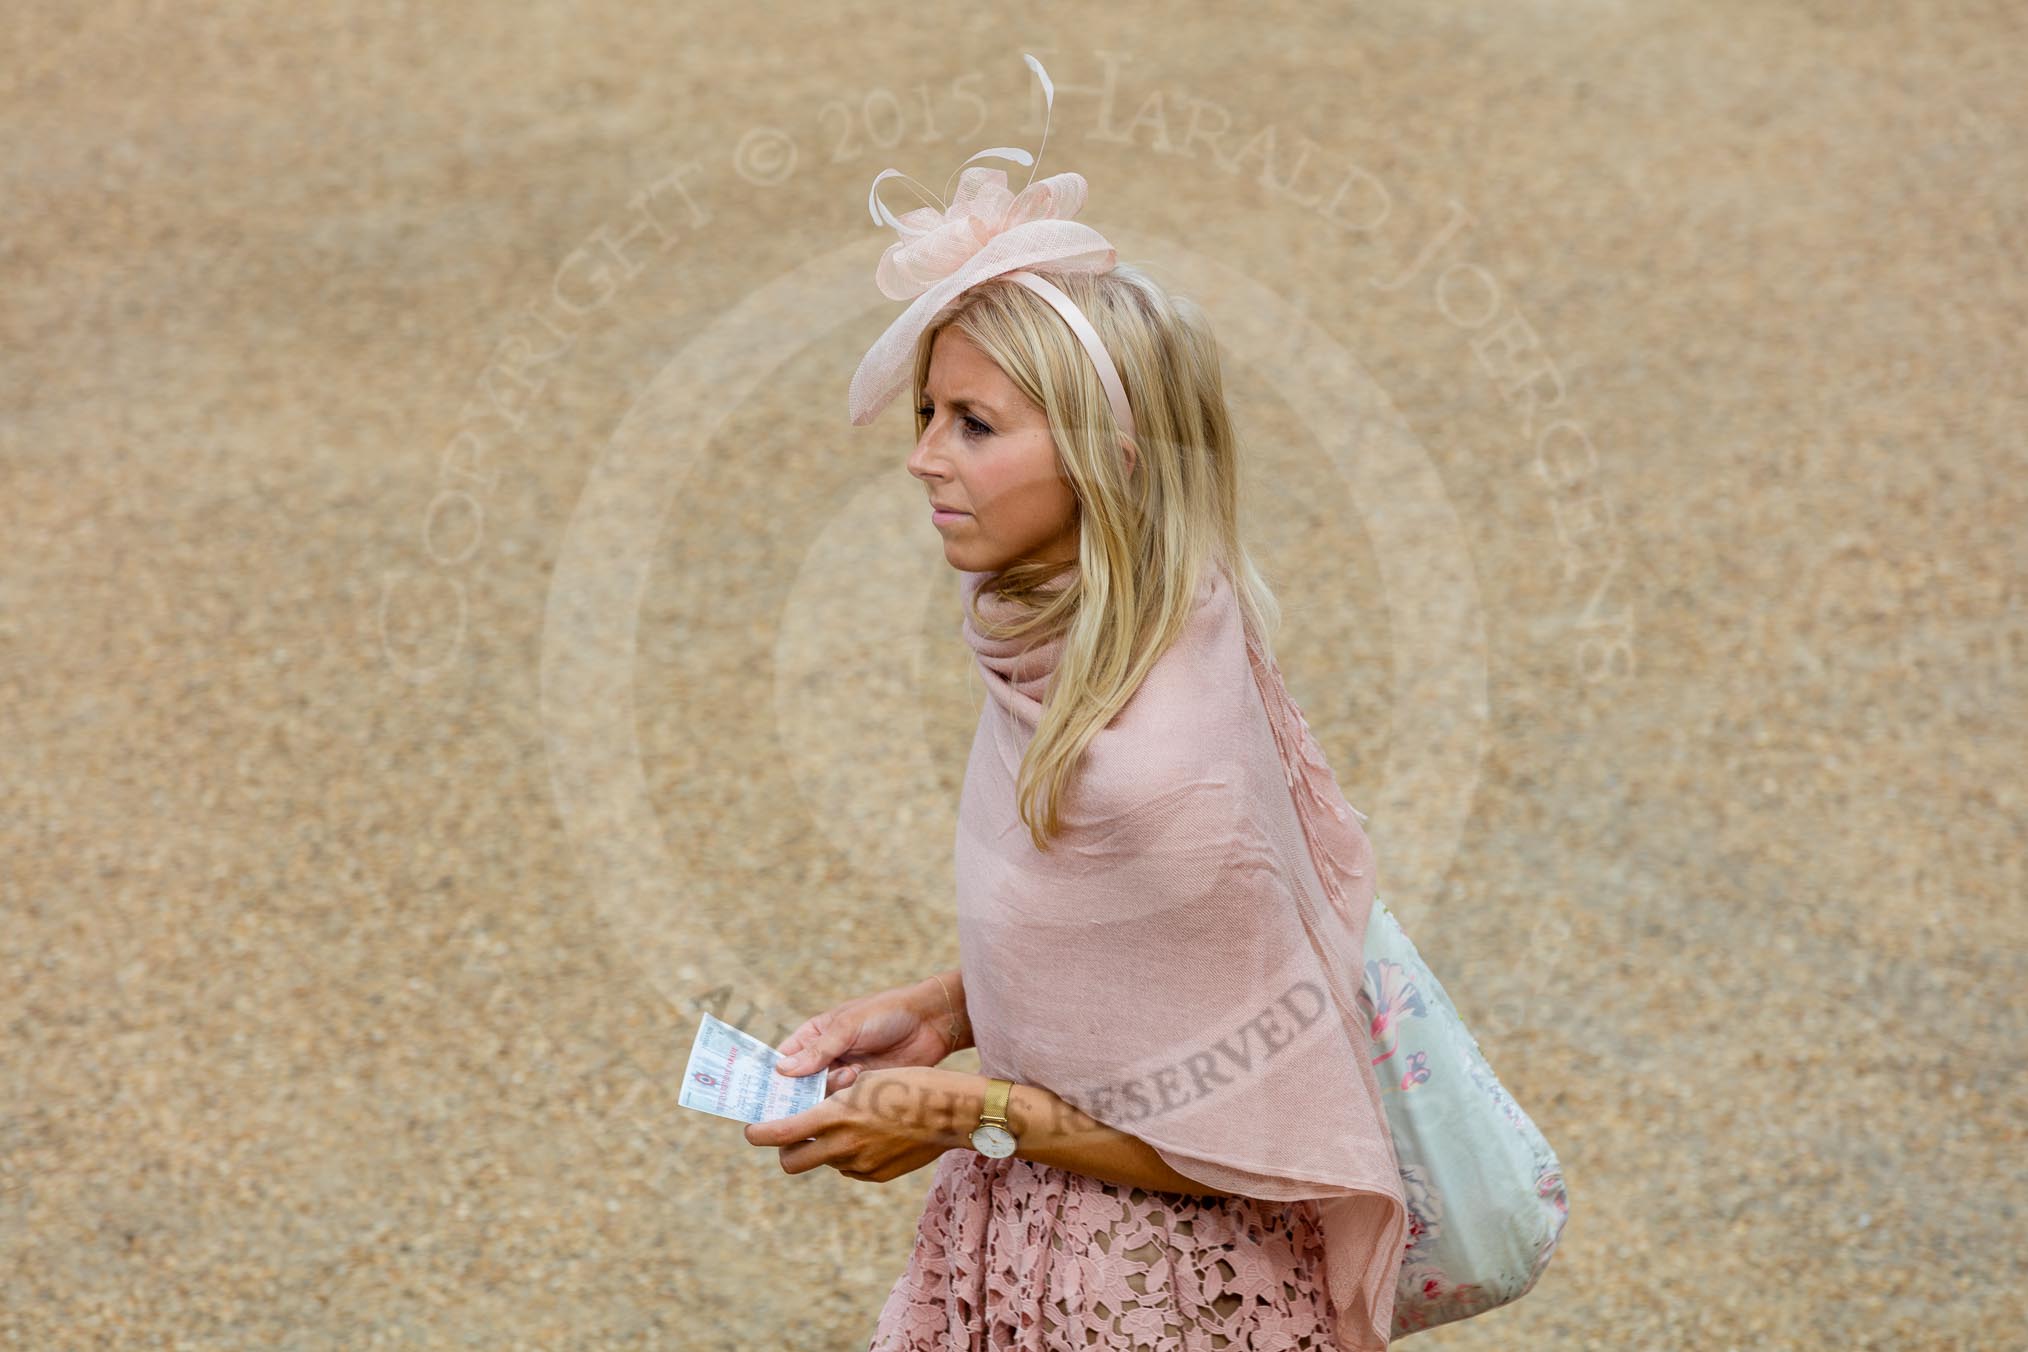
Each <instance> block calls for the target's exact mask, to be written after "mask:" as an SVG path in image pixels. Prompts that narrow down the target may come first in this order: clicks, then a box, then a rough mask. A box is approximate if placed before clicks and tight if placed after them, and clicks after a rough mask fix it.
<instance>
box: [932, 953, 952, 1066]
mask: <svg viewBox="0 0 2028 1352" xmlns="http://www.w3.org/2000/svg"><path fill="white" fill-rule="evenodd" d="M930 975H931V976H932V977H934V978H935V979H936V983H937V989H938V990H940V991H942V992H943V993H944V1004H945V1005H947V1006H949V1007H950V1011H951V1045H950V1050H949V1051H946V1052H945V1053H944V1055H945V1056H949V1055H950V1054H951V1052H954V1051H956V1050H957V1049H958V1006H957V1003H956V1002H955V1001H953V1000H952V999H951V988H950V987H949V986H946V985H945V984H944V978H943V973H941V972H932V973H930Z"/></svg>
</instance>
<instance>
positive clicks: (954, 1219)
mask: <svg viewBox="0 0 2028 1352" xmlns="http://www.w3.org/2000/svg"><path fill="white" fill-rule="evenodd" d="M1323 1274H1324V1237H1323V1231H1322V1229H1321V1226H1320V1224H1319V1221H1318V1217H1317V1210H1316V1204H1315V1203H1314V1202H1312V1201H1308V1200H1304V1201H1296V1202H1269V1201H1264V1200H1261V1199H1259V1198H1253V1197H1214V1196H1198V1195H1193V1194H1188V1193H1173V1192H1150V1191H1147V1190H1145V1189H1142V1188H1124V1187H1121V1186H1118V1185H1116V1184H1112V1183H1107V1182H1103V1181H1101V1180H1099V1179H1095V1178H1092V1177H1090V1176H1089V1175H1085V1174H1077V1173H1072V1172H1070V1171H1068V1170H1064V1169H1058V1168H1054V1167H1052V1166H1050V1165H1046V1164H1038V1163H1035V1162H1033V1161H1031V1160H1023V1159H1018V1158H1008V1159H1002V1160H995V1159H988V1158H987V1157H986V1156H984V1155H981V1154H978V1153H977V1152H975V1151H971V1150H951V1151H947V1152H945V1154H944V1156H943V1158H942V1159H941V1160H940V1161H938V1164H937V1169H936V1174H935V1176H934V1178H933V1179H932V1181H931V1184H930V1191H929V1197H928V1200H927V1202H926V1203H925V1205H924V1207H923V1212H922V1218H921V1220H920V1221H919V1222H918V1224H917V1227H916V1238H915V1250H914V1252H913V1253H912V1254H911V1255H910V1258H909V1263H908V1267H907V1268H906V1269H905V1270H904V1271H903V1272H902V1274H901V1276H900V1277H899V1278H897V1279H896V1281H895V1283H894V1287H893V1289H892V1290H891V1291H890V1292H889V1293H888V1297H887V1302H886V1304H885V1305H884V1306H883V1307H882V1309H881V1311H880V1317H879V1320H878V1322H877V1324H876V1325H875V1329H874V1333H873V1338H872V1340H871V1341H870V1342H869V1343H868V1344H867V1352H954V1350H957V1349H962V1350H963V1352H1089V1350H1090V1349H1106V1350H1107V1352H1111V1350H1112V1349H1116V1348H1119V1349H1125V1348H1137V1349H1139V1348H1145V1349H1151V1350H1153V1352H1221V1350H1222V1349H1231V1352H1242V1350H1245V1352H1257V1350H1259V1352H1265V1350H1267V1349H1273V1352H1334V1349H1335V1348H1336V1347H1337V1344H1336V1342H1335V1341H1334V1340H1333V1337H1332V1334H1331V1328H1332V1324H1333V1313H1334V1312H1333V1310H1332V1306H1331V1300H1330V1295H1329V1293H1328V1292H1327V1290H1326V1289H1325V1285H1324V1276H1323Z"/></svg>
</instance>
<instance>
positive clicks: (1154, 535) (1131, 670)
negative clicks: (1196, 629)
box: [914, 263, 1281, 851]
mask: <svg viewBox="0 0 2028 1352" xmlns="http://www.w3.org/2000/svg"><path fill="white" fill-rule="evenodd" d="M1050 280H1051V281H1053V282H1055V283H1056V284H1057V285H1058V286H1060V287H1061V288H1063V290H1064V291H1065V292H1066V293H1068V294H1069V296H1070V298H1071V299H1072V300H1073V301H1075V302H1076V303H1077V306H1078V308H1079V309H1081V310H1083V311H1084V313H1085V317H1086V318H1087V319H1088V320H1089V321H1090V322H1091V324H1092V326H1093V327H1094V328H1095V329H1097V330H1098V334H1099V337H1100V339H1101V340H1102V341H1103V342H1104V344H1105V347H1106V351H1107V352H1108V353H1110V354H1111V356H1112V359H1113V363H1114V365H1115V366H1116V367H1117V368H1118V370H1119V373H1120V381H1121V383H1122V384H1124V385H1125V386H1126V392H1127V401H1128V405H1129V407H1130V409H1131V410H1132V412H1133V415H1134V422H1135V425H1136V427H1135V430H1136V432H1137V435H1136V437H1135V440H1134V444H1135V447H1136V451H1137V455H1138V459H1137V461H1136V463H1135V465H1134V467H1133V469H1132V472H1131V474H1130V473H1129V470H1128V467H1127V462H1126V459H1125V456H1124V454H1123V452H1122V451H1121V449H1120V447H1119V443H1118V439H1117V435H1118V423H1117V422H1116V421H1115V420H1114V417H1113V413H1112V406H1111V404H1110V403H1109V402H1108V401H1107V399H1106V394H1105V389H1104V387H1103V386H1102V385H1101V384H1100V383H1099V378H1098V373H1097V372H1096V371H1095V370H1094V369H1093V368H1092V364H1091V358H1090V357H1089V356H1088V355H1087V354H1086V352H1085V350H1084V348H1083V346H1082V345H1080V344H1079V343H1078V341H1077V339H1076V337H1075V336H1074V335H1073V334H1072V333H1071V332H1070V329H1069V328H1068V327H1067V326H1066V325H1065V324H1064V322H1063V319H1062V317H1061V316H1060V315H1058V314H1057V313H1056V311H1055V310H1054V309H1052V308H1050V306H1049V305H1048V303H1047V302H1046V301H1044V300H1042V298H1041V297H1039V296H1036V295H1035V294H1034V293H1033V292H1031V291H1029V290H1028V289H1027V288H1025V287H1023V286H1021V285H1019V284H1017V283H1014V282H1010V281H1007V280H1006V279H1005V278H992V279H989V280H987V281H985V282H982V283H980V284H979V285H978V286H975V287H973V288H971V289H969V290H968V291H966V292H965V293H964V294H963V295H962V296H961V297H960V298H959V301H958V303H957V306H956V308H955V309H954V310H953V312H952V313H951V314H950V315H949V316H947V317H945V318H942V319H940V320H939V321H938V322H937V323H936V324H935V325H933V326H932V327H931V328H930V329H929V330H927V331H926V332H925V333H924V334H923V335H922V338H921V340H920V342H919V344H918V346H917V348H916V353H915V375H914V379H915V386H914V395H915V404H914V407H916V408H917V409H921V408H922V407H923V385H924V384H925V382H926V381H927V380H928V378H929V365H930V355H931V350H932V346H933V344H934V343H935V340H936V335H937V333H938V332H940V331H941V330H943V329H945V328H951V329H955V330H957V331H958V332H960V333H962V334H964V335H965V336H966V337H967V338H969V339H970V340H971V341H972V342H973V343H975V344H977V345H978V347H979V349H980V350H981V351H983V352H984V353H985V354H986V355H987V356H988V357H990V358H992V360H993V361H994V362H995V363H996V364H997V365H998V366H999V367H1000V369H1001V370H1002V371H1004V372H1005V373H1006V375H1007V378H1008V379H1009V380H1011V381H1012V382H1013V383H1014V384H1015V385H1016V386H1017V387H1018V388H1019V389H1020V390H1021V392H1022V393H1023V394H1024V395H1026V396H1027V397H1028V398H1029V399H1030V400H1032V401H1034V403H1035V404H1037V405H1038V406H1040V407H1041V408H1042V409H1043V411H1044V412H1045V413H1046V414H1047V415H1048V418H1049V430H1050V434H1051V436H1052V438H1053V439H1054V441H1055V443H1056V458H1057V466H1058V471H1059V473H1061V474H1062V476H1063V477H1064V478H1065V479H1066V480H1067V481H1068V482H1069V484H1070V486H1071V488H1072V490H1073V491H1074V492H1075V494H1076V497H1077V506H1076V509H1075V511H1076V515H1077V519H1078V527H1079V529H1078V546H1077V549H1078V561H1077V566H1076V568H1075V569H1074V571H1073V572H1072V575H1071V578H1070V581H1069V583H1068V584H1067V585H1052V583H1053V580H1054V579H1055V578H1057V577H1058V576H1059V575H1060V574H1061V573H1062V572H1063V571H1064V565H1062V564H1050V563H1032V562H1027V561H1017V562H1015V563H1012V564H1009V565H1008V566H1007V567H1006V568H1003V569H1001V570H1000V571H999V572H998V573H996V574H994V575H993V576H992V577H990V578H988V579H986V581H985V584H984V585H983V586H982V587H981V588H980V591H981V593H982V594H983V593H985V592H989V591H990V592H992V593H994V594H995V595H997V596H999V597H1000V598H1002V599H1004V600H1007V601H1012V602H1015V603H1016V604H1017V605H1018V606H1019V607H1020V608H1021V610H1022V612H1023V613H1021V614H1019V615H1017V616H1016V617H1015V618H1014V619H1013V620H1011V621H1010V622H1009V623H1007V624H1005V625H1000V626H997V627H996V626H992V625H991V624H990V623H989V622H988V621H987V620H985V619H984V618H983V617H982V616H981V615H980V614H979V613H978V609H977V607H976V606H973V607H971V608H970V609H971V611H972V615H971V618H972V622H973V624H974V626H975V627H976V628H977V629H978V631H979V632H980V633H981V634H982V635H986V636H988V637H993V638H1000V639H1013V638H1023V637H1029V638H1031V641H1032V642H1034V643H1041V642H1046V641H1048V640H1049V639H1051V638H1053V637H1055V636H1057V635H1059V634H1062V635H1065V636H1066V637H1065V641H1064V646H1063V651H1062V653H1061V655H1060V656H1059V658H1058V659H1057V663H1056V668H1055V672H1054V674H1053V675H1052V676H1051V678H1050V683H1049V687H1048V690H1047V692H1046V694H1045V697H1044V700H1043V712H1042V715H1041V718H1040V720H1039V722H1038V724H1037V726H1036V729H1035V735H1034V737H1033V739H1032V740H1031V741H1030V742H1029V744H1028V749H1027V751H1026V753H1025V754H1024V755H1023V757H1022V760H1021V773H1020V777H1019V782H1018V786H1017V793H1016V797H1017V802H1018V803H1019V804H1020V814H1021V820H1022V821H1023V822H1025V823H1026V824H1027V826H1028V832H1029V837H1030V838H1031V839H1032V840H1033V841H1034V843H1035V847H1036V849H1038V850H1044V851H1046V850H1047V849H1048V848H1049V840H1050V838H1051V837H1053V836H1054V835H1056V833H1057V832H1058V831H1059V830H1060V829H1061V827H1062V815H1061V808H1062V802H1063V796H1064V793H1065V791H1066V789H1067V787H1068V785H1069V783H1070V776H1071V774H1072V773H1073V771H1074V769H1075V767H1076V765H1077V761H1078V758H1079V757H1080V756H1081V755H1083V753H1084V749H1085V747H1086V746H1087V745H1088V744H1089V743H1090V742H1091V740H1092V738H1093V737H1094V736H1096V735H1097V734H1098V731H1099V729H1101V728H1103V727H1105V726H1106V724H1108V723H1110V722H1111V721H1112V720H1113V717H1114V715H1116V714H1117V713H1118V712H1119V711H1120V709H1121V708H1122V707H1124V706H1125V705H1126V703H1127V701H1128V700H1130V699H1131V698H1132V697H1133V694H1134V692H1135V691H1136V690H1138V689H1139V688H1140V685H1141V681H1142V679H1143V678H1144V677H1146V676H1147V674H1148V671H1149V669H1150V668H1152V667H1153V666H1154V665H1155V662H1156V659H1158V658H1159V657H1161V655H1162V654H1163V653H1164V652H1166V651H1167V650H1168V648H1169V646H1170V644H1172V643H1173V642H1175V640H1176V638H1177V636H1178V635H1180V634H1181V633H1182V631H1183V628H1184V625H1185V624H1186V623H1187V622H1188V620H1189V617H1190V611H1191V608H1192V602H1193V600H1194V599H1195V595H1196V589H1197V582H1198V579H1199V577H1200V575H1201V572H1202V570H1203V568H1204V567H1205V566H1206V565H1207V564H1209V563H1212V562H1216V563H1218V564H1222V565H1223V566H1224V568H1225V570H1226V572H1227V574H1228V575H1229V576H1230V577H1231V578H1232V579H1233V581H1234V583H1235V587H1234V590H1235V593H1236V595H1237V598H1238V600H1239V604H1240V606H1241V607H1242V609H1243V611H1244V612H1245V614H1246V615H1247V617H1248V619H1249V621H1250V622H1251V623H1252V624H1253V626H1254V631H1255V632H1256V633H1257V634H1259V635H1260V636H1261V641H1262V643H1263V645H1268V646H1269V651H1270V652H1272V647H1271V639H1272V637H1273V635H1274V633H1275V631H1276V630H1277V629H1278V628H1279V627H1280V624H1281V607H1280V605H1279V603H1278V602H1277V601H1276V600H1275V597H1274V594H1273V592H1272V591H1270V590H1269V588H1268V585H1267V583H1266V582H1265V581H1264V580H1263V579H1262V577H1261V574H1260V572H1259V570H1258V569H1256V568H1255V567H1254V564H1253V560H1252V559H1251V558H1250V557H1249V556H1248V554H1247V551H1246V548H1245V546H1244V544H1243V543H1242V542H1241V541H1240V538H1239V504H1240V475H1239V455H1238V449H1237V447H1236V445H1235V443H1234V438H1233V432H1232V417H1231V414H1230V412H1229V411H1228V410H1227V408H1226V405H1225V387H1224V380H1223V377H1222V375H1221V373H1220V369H1219V356H1218V343H1217V340H1216V339H1215V338H1214V337H1213V335H1212V332H1211V327H1210V324H1209V322H1208V321H1207V319H1206V318H1205V316H1204V313H1203V310H1202V308H1201V307H1200V306H1198V305H1197V304H1196V303H1195V302H1194V301H1192V300H1190V299H1189V298H1187V297H1183V296H1174V295H1171V294H1170V293H1169V292H1168V291H1167V290H1166V289H1165V288H1164V287H1162V286H1161V285H1160V284H1159V283H1157V282H1156V281H1155V280H1154V279H1153V278H1152V277H1150V276H1148V275H1147V274H1146V273H1145V272H1143V271H1141V270H1140V269H1139V268H1137V267H1135V266H1133V265H1131V264H1127V263H1121V264H1119V265H1118V266H1116V267H1115V268H1114V269H1113V270H1112V271H1110V272H1106V273H1100V274H1091V273H1067V274H1052V275H1051V277H1050ZM927 422H928V420H927V419H926V418H924V417H923V415H922V414H921V413H920V412H918V413H917V415H916V435H917V436H918V437H920V436H921V435H922V432H923V429H924V427H925V426H926V425H927Z"/></svg>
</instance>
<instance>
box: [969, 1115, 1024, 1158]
mask: <svg viewBox="0 0 2028 1352" xmlns="http://www.w3.org/2000/svg"><path fill="white" fill-rule="evenodd" d="M972 1148H973V1149H974V1150H977V1151H978V1152H979V1153H980V1154H981V1155H986V1156H989V1157H991V1158H993V1159H996V1160H1004V1159H1006V1158H1007V1157H1008V1156H1009V1155H1011V1154H1013V1153H1014V1136H1013V1133H1011V1132H1009V1131H1008V1130H1007V1129H1006V1128H1005V1127H996V1126H993V1125H992V1124H990V1123H988V1124H987V1125H985V1126H983V1127H974V1128H972Z"/></svg>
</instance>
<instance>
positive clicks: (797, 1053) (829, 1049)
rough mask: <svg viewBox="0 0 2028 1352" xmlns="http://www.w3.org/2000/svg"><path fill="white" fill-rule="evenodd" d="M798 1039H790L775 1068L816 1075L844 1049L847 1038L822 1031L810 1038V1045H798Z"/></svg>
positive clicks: (784, 1072) (788, 1072) (799, 1073)
mask: <svg viewBox="0 0 2028 1352" xmlns="http://www.w3.org/2000/svg"><path fill="white" fill-rule="evenodd" d="M796 1041H797V1039H795V1038H791V1039H789V1042H788V1046H789V1047H790V1048H792V1050H788V1051H786V1052H785V1053H784V1054H783V1056H782V1058H781V1059H780V1060H779V1061H777V1062H775V1069H776V1070H777V1071H779V1072H781V1073H782V1074H784V1075H814V1074H815V1073H816V1072H818V1071H820V1070H822V1069H823V1068H824V1067H826V1066H828V1065H830V1064H831V1058H832V1057H834V1056H836V1055H837V1054H838V1053H839V1051H840V1050H842V1049H843V1044H844V1042H845V1039H844V1038H842V1037H839V1036H837V1035H836V1034H833V1033H820V1034H817V1035H816V1036H814V1037H812V1038H811V1039H810V1040H809V1045H808V1046H804V1047H798V1046H796V1045H795V1044H796Z"/></svg>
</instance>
